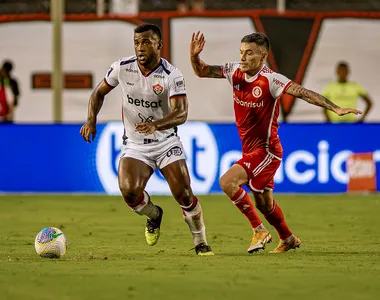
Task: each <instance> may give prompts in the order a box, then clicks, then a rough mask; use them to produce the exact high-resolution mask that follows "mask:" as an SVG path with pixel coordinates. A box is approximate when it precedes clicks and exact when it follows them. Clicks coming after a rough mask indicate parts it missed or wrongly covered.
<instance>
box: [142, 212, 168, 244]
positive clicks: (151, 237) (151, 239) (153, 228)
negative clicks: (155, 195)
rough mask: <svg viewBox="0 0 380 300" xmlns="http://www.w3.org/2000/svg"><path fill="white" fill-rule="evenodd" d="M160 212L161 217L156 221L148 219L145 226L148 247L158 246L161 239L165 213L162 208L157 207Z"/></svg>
mask: <svg viewBox="0 0 380 300" xmlns="http://www.w3.org/2000/svg"><path fill="white" fill-rule="evenodd" d="M156 206H157V208H158V210H159V213H160V214H159V215H158V217H157V218H155V219H147V220H146V226H145V239H146V242H147V243H148V245H150V246H154V245H156V244H157V242H158V239H159V238H160V226H161V221H162V215H163V214H164V211H163V210H162V208H161V207H159V206H158V205H156Z"/></svg>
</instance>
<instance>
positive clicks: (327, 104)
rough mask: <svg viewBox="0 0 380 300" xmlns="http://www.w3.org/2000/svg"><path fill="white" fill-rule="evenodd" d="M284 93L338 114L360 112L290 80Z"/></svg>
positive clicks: (358, 113) (356, 113)
mask: <svg viewBox="0 0 380 300" xmlns="http://www.w3.org/2000/svg"><path fill="white" fill-rule="evenodd" d="M285 93H286V94H289V95H292V96H294V97H297V98H301V99H302V100H305V101H306V102H308V103H310V104H314V105H317V106H320V107H323V108H326V109H328V110H331V111H333V112H335V113H336V114H337V115H339V116H343V115H347V114H350V113H353V114H355V115H360V114H361V113H362V112H361V111H360V110H358V109H354V108H341V107H339V106H338V105H336V104H335V103H333V102H332V101H330V100H329V99H327V98H325V97H323V96H322V95H320V94H318V93H316V92H314V91H311V90H308V89H306V88H304V87H303V86H301V85H299V84H297V83H295V82H292V83H291V84H290V85H289V87H288V88H287V90H286V91H285Z"/></svg>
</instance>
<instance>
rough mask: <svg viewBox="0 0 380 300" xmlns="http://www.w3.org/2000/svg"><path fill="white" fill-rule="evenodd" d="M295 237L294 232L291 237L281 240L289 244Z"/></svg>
mask: <svg viewBox="0 0 380 300" xmlns="http://www.w3.org/2000/svg"><path fill="white" fill-rule="evenodd" d="M293 239H294V235H293V234H292V235H291V236H290V237H288V238H286V239H285V240H281V241H282V242H283V243H285V244H288V243H289V242H291V241H292V240H293Z"/></svg>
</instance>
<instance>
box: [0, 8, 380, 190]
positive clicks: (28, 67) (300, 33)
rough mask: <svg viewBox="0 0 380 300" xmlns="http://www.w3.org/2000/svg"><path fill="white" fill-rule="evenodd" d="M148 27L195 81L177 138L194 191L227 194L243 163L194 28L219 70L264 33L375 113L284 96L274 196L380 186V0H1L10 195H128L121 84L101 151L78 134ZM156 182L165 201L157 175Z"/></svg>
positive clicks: (5, 174)
mask: <svg viewBox="0 0 380 300" xmlns="http://www.w3.org/2000/svg"><path fill="white" fill-rule="evenodd" d="M144 22H149V23H154V24H157V25H159V26H160V27H161V28H162V32H163V40H164V49H163V51H162V56H163V57H164V58H166V59H168V60H169V61H170V62H171V63H172V64H173V65H175V66H176V67H178V68H179V69H180V70H181V71H182V73H183V74H184V76H185V80H186V87H187V91H188V98H189V103H190V108H189V122H187V123H186V124H185V125H183V126H181V127H180V134H181V139H182V141H183V143H184V146H185V148H186V155H187V159H188V163H189V169H190V173H191V175H192V183H193V186H194V189H195V191H196V192H197V193H204V194H208V193H219V192H221V190H220V188H219V185H218V179H219V177H220V176H221V175H222V174H223V173H224V172H225V171H226V170H227V169H228V167H229V166H230V165H231V164H233V163H234V161H236V160H237V159H238V158H239V157H240V156H241V146H240V141H239V138H238V136H237V132H236V128H235V125H234V114H233V102H232V95H231V94H232V93H231V92H232V91H231V87H230V85H229V84H228V83H227V82H226V81H224V80H212V79H199V78H197V77H196V76H195V75H194V74H193V71H192V69H191V65H190V62H189V52H188V48H189V41H190V38H191V35H192V33H193V32H195V31H198V30H200V31H202V32H203V33H204V34H205V36H206V40H207V43H206V47H205V50H204V52H203V54H202V58H203V59H204V60H205V61H206V62H208V63H210V64H224V63H226V62H229V61H238V60H239V45H240V39H241V38H242V37H243V36H244V35H246V34H249V33H252V32H256V31H259V32H265V33H266V34H267V35H268V37H269V39H270V41H271V44H272V48H271V53H270V56H269V58H268V61H267V64H268V65H269V66H270V67H271V68H272V69H273V70H274V71H277V72H280V73H282V74H284V75H286V76H287V77H289V78H290V79H292V80H294V81H295V82H298V83H300V84H302V85H304V86H305V87H307V88H309V89H312V90H314V91H317V92H319V93H322V94H323V95H325V96H327V97H329V98H330V99H331V100H333V101H334V102H336V103H337V104H338V105H339V104H340V105H348V106H351V107H357V108H359V109H362V110H363V111H364V112H365V114H364V117H359V118H353V119H351V120H343V119H336V118H334V117H331V116H329V115H327V114H326V113H325V112H324V111H323V110H322V109H321V108H319V107H315V106H311V105H309V104H307V103H306V102H304V101H302V100H300V99H293V98H292V97H287V96H284V97H282V98H281V116H280V121H281V126H280V131H279V133H280V137H281V140H282V143H283V146H284V160H283V163H282V166H281V168H280V169H279V171H278V172H277V175H276V190H275V191H278V192H283V193H341V192H346V191H347V190H348V189H349V187H350V184H349V183H350V180H352V179H353V180H355V179H357V178H359V179H360V180H361V181H360V184H359V185H360V187H357V186H356V185H355V183H354V185H353V186H354V189H355V186H356V188H357V189H361V190H364V191H377V190H378V186H379V184H378V179H377V177H376V167H378V164H379V163H378V162H379V161H380V141H379V138H378V132H379V129H380V125H379V122H380V104H379V100H378V97H379V95H380V85H379V84H378V82H377V79H378V78H377V75H376V72H377V69H378V64H379V61H380V51H379V50H380V44H379V42H378V41H379V40H380V1H377V0H363V1H357V0H356V1H354V0H346V1H340V0H315V1H311V0H310V1H307V0H302V1H301V0H251V1H223V0H204V1H199V0H198V1H197V0H193V1H175V0H140V1H138V0H65V1H63V0H51V1H49V0H46V1H41V0H40V1H38V0H29V1H19V0H0V39H1V47H0V61H1V72H0V120H1V122H0V157H1V159H2V161H3V163H2V164H1V165H0V192H5V193H8V192H64V193H67V192H69V193H76V192H83V193H107V194H119V191H118V187H117V172H116V170H117V162H118V158H119V157H118V155H119V150H120V147H121V135H122V131H123V128H122V124H121V123H120V115H121V113H120V110H121V93H120V91H119V89H115V90H114V91H112V92H111V93H110V94H109V95H108V96H107V98H106V101H105V103H104V106H103V108H102V111H101V113H100V114H99V118H98V121H99V125H98V136H97V140H96V142H95V143H94V144H91V145H88V144H86V143H84V142H83V141H82V140H81V137H80V135H79V128H80V126H81V124H82V123H83V122H84V121H85V119H86V116H87V103H88V99H89V95H90V93H91V90H92V89H93V88H94V86H95V85H96V84H97V83H98V82H99V81H101V80H102V79H103V77H104V75H105V73H106V72H107V70H108V68H109V66H110V65H111V64H112V63H113V62H114V61H115V60H117V59H119V58H121V57H124V56H130V55H133V54H134V49H133V43H132V38H133V29H134V27H135V26H136V25H138V24H142V23H144ZM343 121H344V122H343ZM362 153H365V155H366V156H365V157H366V158H365V159H364V158H362V156H360V155H361V154H362ZM357 155H358V156H357ZM368 155H369V156H368ZM350 158H352V159H354V161H353V162H352V163H351V166H352V169H351V170H349V169H348V168H347V166H348V165H349V163H348V161H349V159H350ZM355 159H356V160H355ZM362 184H364V187H362V186H361V185H362ZM148 188H149V190H150V192H151V193H153V194H168V193H169V190H168V187H167V185H166V183H165V181H164V180H163V178H162V177H161V176H160V174H159V173H157V172H156V173H155V174H154V176H153V178H152V180H151V181H150V183H149V186H148Z"/></svg>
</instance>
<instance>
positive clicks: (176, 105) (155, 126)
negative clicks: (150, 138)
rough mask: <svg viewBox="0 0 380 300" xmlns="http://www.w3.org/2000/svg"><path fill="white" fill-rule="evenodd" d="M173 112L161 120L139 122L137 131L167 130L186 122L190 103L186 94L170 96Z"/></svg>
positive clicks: (146, 132)
mask: <svg viewBox="0 0 380 300" xmlns="http://www.w3.org/2000/svg"><path fill="white" fill-rule="evenodd" d="M170 107H171V112H170V113H169V114H167V115H166V116H165V117H163V118H162V119H160V120H156V121H154V122H151V123H137V124H136V131H137V132H140V133H144V134H146V135H148V134H152V133H153V132H155V131H156V130H166V129H169V128H173V127H176V126H178V125H181V124H183V123H185V122H186V120H187V112H188V104H187V98H186V96H180V97H173V98H170Z"/></svg>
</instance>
